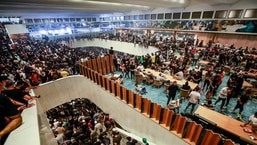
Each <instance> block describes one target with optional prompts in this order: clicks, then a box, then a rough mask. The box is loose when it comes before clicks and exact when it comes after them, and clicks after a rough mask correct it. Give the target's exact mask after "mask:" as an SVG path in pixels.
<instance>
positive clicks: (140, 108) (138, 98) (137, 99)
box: [136, 94, 142, 112]
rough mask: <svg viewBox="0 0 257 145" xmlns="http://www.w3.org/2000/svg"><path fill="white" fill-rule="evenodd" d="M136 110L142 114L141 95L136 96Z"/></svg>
mask: <svg viewBox="0 0 257 145" xmlns="http://www.w3.org/2000/svg"><path fill="white" fill-rule="evenodd" d="M136 109H138V110H140V112H142V96H141V95H140V94H137V95H136Z"/></svg>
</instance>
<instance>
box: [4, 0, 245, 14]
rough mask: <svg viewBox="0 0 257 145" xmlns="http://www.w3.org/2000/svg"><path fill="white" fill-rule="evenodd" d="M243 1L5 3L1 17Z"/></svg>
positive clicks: (17, 0) (12, 0)
mask: <svg viewBox="0 0 257 145" xmlns="http://www.w3.org/2000/svg"><path fill="white" fill-rule="evenodd" d="M239 1H243V0H1V1H0V16H1V15H2V16H15V15H16V16H28V15H33V16H34V15H35V16H36V15H51V16H57V17H58V16H61V15H62V16H63V15H74V16H75V15H76V16H78V15H81V16H82V15H84V16H86V15H92V14H103V13H114V12H129V11H132V10H153V9H155V8H185V7H188V6H190V5H198V4H201V3H204V4H208V5H219V4H235V3H237V2H239Z"/></svg>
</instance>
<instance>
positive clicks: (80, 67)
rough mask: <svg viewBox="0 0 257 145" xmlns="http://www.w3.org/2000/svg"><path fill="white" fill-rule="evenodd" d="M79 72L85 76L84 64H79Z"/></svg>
mask: <svg viewBox="0 0 257 145" xmlns="http://www.w3.org/2000/svg"><path fill="white" fill-rule="evenodd" d="M79 74H80V75H83V76H85V75H84V71H83V66H82V64H79Z"/></svg>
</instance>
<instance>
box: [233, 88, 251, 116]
mask: <svg viewBox="0 0 257 145" xmlns="http://www.w3.org/2000/svg"><path fill="white" fill-rule="evenodd" d="M250 95H251V89H249V90H246V91H245V94H243V95H242V96H241V97H239V98H238V99H237V104H236V106H235V107H234V109H233V110H232V113H235V110H236V109H239V114H238V117H239V119H240V118H241V115H242V114H241V113H242V112H243V110H244V105H245V104H246V103H247V101H248V100H249V96H250Z"/></svg>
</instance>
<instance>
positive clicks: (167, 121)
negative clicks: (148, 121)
mask: <svg viewBox="0 0 257 145" xmlns="http://www.w3.org/2000/svg"><path fill="white" fill-rule="evenodd" d="M173 115H174V111H172V110H169V109H167V108H165V109H164V113H163V118H162V122H161V124H163V125H164V126H165V127H167V128H169V130H170V129H171V128H170V127H171V126H170V125H171V121H172V117H173Z"/></svg>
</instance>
